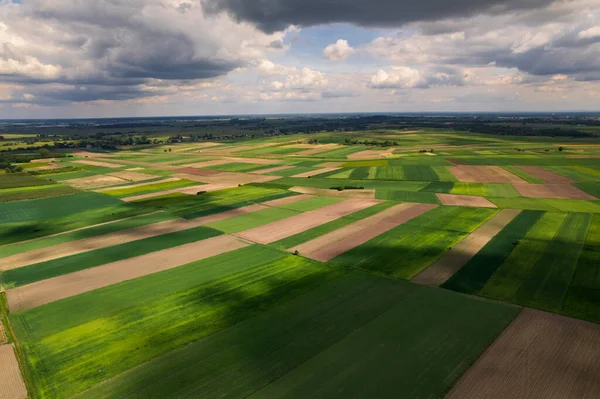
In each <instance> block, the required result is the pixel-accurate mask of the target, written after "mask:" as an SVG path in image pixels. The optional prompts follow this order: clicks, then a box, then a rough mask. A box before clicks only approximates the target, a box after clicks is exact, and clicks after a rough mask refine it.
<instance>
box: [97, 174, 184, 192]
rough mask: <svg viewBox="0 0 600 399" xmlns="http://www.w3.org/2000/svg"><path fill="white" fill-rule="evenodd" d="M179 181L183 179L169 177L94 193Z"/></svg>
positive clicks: (107, 188) (105, 188) (104, 189)
mask: <svg viewBox="0 0 600 399" xmlns="http://www.w3.org/2000/svg"><path fill="white" fill-rule="evenodd" d="M177 180H181V179H180V178H178V177H169V178H168V179H163V180H155V181H152V182H147V183H138V184H130V185H127V186H119V187H104V188H101V189H98V190H94V191H96V192H99V193H102V192H104V191H110V190H122V189H127V188H135V187H143V186H151V185H154V184H161V183H168V182H171V181H177Z"/></svg>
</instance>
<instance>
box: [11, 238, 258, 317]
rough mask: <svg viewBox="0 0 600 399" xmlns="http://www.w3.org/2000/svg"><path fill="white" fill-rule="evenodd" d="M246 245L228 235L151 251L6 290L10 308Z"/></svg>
mask: <svg viewBox="0 0 600 399" xmlns="http://www.w3.org/2000/svg"><path fill="white" fill-rule="evenodd" d="M247 245H249V244H248V243H246V242H244V241H242V240H240V239H238V238H236V237H232V236H229V235H221V236H217V237H212V238H208V239H206V240H202V241H198V242H194V243H191V244H185V245H181V246H179V247H175V248H169V249H165V250H162V251H157V252H152V253H149V254H146V255H142V256H138V257H135V258H130V259H125V260H121V261H117V262H113V263H108V264H106V265H103V266H98V267H94V268H92V269H86V270H82V271H78V272H75V273H71V274H66V275H64V276H59V277H54V278H51V279H48V280H43V281H38V282H36V283H33V284H29V285H25V286H22V287H18V288H13V289H10V290H8V291H6V299H7V300H8V306H9V308H10V310H11V312H19V311H23V310H27V309H31V308H34V307H37V306H41V305H44V304H46V303H50V302H54V301H58V300H60V299H64V298H68V297H71V296H74V295H79V294H82V293H84V292H88V291H91V290H95V289H98V288H102V287H106V286H108V285H112V284H117V283H120V282H122V281H126V280H131V279H134V278H138V277H142V276H146V275H148V274H153V273H158V272H161V271H164V270H168V269H172V268H175V267H178V266H182V265H185V264H188V263H191V262H194V261H197V260H201V259H206V258H210V257H212V256H216V255H219V254H222V253H225V252H229V251H233V250H235V249H239V248H242V247H245V246H247Z"/></svg>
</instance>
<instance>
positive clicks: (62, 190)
mask: <svg viewBox="0 0 600 399" xmlns="http://www.w3.org/2000/svg"><path fill="white" fill-rule="evenodd" d="M77 192H79V191H78V190H76V189H74V188H73V187H71V186H63V185H58V184H53V185H48V186H31V187H20V188H9V189H5V190H1V191H0V202H14V201H26V200H32V199H40V198H52V197H61V196H63V195H69V194H75V193H77Z"/></svg>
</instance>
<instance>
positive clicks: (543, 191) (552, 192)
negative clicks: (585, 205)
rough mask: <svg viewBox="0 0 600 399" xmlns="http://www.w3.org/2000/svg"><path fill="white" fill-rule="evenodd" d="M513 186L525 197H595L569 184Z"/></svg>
mask: <svg viewBox="0 0 600 399" xmlns="http://www.w3.org/2000/svg"><path fill="white" fill-rule="evenodd" d="M513 186H514V187H515V189H516V190H517V191H518V192H519V194H521V195H522V196H523V197H527V198H563V199H579V200H595V199H597V198H596V197H594V196H593V195H591V194H588V193H586V192H585V191H583V190H580V189H579V188H577V187H575V186H572V185H570V184H513Z"/></svg>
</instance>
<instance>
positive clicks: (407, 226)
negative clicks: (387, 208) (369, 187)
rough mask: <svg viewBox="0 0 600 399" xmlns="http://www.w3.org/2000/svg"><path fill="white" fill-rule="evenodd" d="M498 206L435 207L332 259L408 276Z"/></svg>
mask: <svg viewBox="0 0 600 399" xmlns="http://www.w3.org/2000/svg"><path fill="white" fill-rule="evenodd" d="M496 212H497V210H494V209H485V208H462V207H438V208H435V209H432V210H430V211H428V212H426V213H425V214H423V215H421V216H418V217H416V218H414V219H412V220H410V221H408V222H406V223H404V224H402V225H400V226H398V227H396V228H394V229H392V230H390V231H388V232H386V233H384V234H382V235H380V236H378V237H375V238H373V239H372V240H370V241H368V242H366V243H364V244H362V245H360V246H358V247H355V248H353V249H351V250H350V251H348V252H346V253H344V254H341V255H339V256H337V257H335V258H334V259H332V260H331V263H333V264H336V265H339V266H353V267H358V268H360V269H362V270H366V271H370V272H373V273H376V274H383V275H386V276H392V277H396V278H401V279H406V280H409V279H411V278H412V277H414V276H415V275H416V274H418V273H419V272H420V271H421V270H422V269H424V268H425V267H427V266H428V265H429V264H431V263H432V262H433V261H434V260H435V259H437V258H438V257H439V256H441V255H442V254H443V253H444V252H445V251H446V250H448V248H450V247H452V246H454V245H455V244H456V243H457V242H459V241H460V240H462V239H463V238H464V237H465V236H466V235H468V234H469V233H470V232H472V231H473V230H475V229H476V228H477V227H479V225H481V224H482V223H483V222H485V221H486V220H487V219H489V218H490V217H492V216H493V215H494V214H495V213H496Z"/></svg>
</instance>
